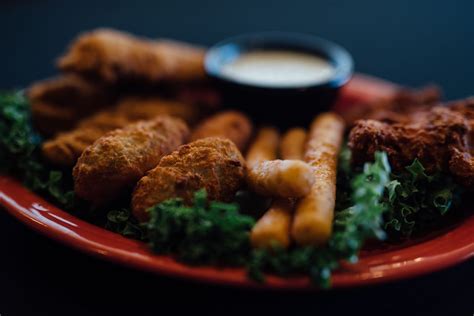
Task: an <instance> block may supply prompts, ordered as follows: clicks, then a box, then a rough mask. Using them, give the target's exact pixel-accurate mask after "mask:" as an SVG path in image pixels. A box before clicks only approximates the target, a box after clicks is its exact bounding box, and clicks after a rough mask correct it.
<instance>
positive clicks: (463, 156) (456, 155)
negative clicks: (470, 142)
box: [449, 147, 474, 191]
mask: <svg viewBox="0 0 474 316" xmlns="http://www.w3.org/2000/svg"><path fill="white" fill-rule="evenodd" d="M449 172H451V174H452V175H453V177H454V178H455V179H456V181H457V182H458V183H460V184H461V185H463V186H464V187H465V188H466V189H467V190H470V191H473V190H474V158H473V157H472V154H471V153H470V152H463V151H461V150H459V149H458V148H455V147H453V148H451V157H450V159H449Z"/></svg>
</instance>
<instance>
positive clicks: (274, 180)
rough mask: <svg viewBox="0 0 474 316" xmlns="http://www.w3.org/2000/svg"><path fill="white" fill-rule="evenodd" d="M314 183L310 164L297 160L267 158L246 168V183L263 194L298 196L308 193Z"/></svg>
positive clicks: (282, 196)
mask: <svg viewBox="0 0 474 316" xmlns="http://www.w3.org/2000/svg"><path fill="white" fill-rule="evenodd" d="M313 183H314V176H313V172H312V168H311V166H310V165H308V164H307V163H305V162H303V161H299V160H279V159H277V160H268V161H263V162H261V163H258V164H255V165H254V166H253V167H252V168H250V169H249V170H248V173H247V184H248V185H249V187H250V188H251V189H252V190H253V191H254V192H256V193H258V194H260V195H263V196H272V197H281V198H299V197H302V196H305V195H306V194H308V193H309V191H310V189H311V186H312V185H313Z"/></svg>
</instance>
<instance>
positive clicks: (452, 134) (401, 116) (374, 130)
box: [347, 89, 474, 190]
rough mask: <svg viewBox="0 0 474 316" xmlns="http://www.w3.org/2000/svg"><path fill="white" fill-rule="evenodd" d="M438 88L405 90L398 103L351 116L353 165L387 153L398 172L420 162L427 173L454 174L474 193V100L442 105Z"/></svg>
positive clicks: (379, 105)
mask: <svg viewBox="0 0 474 316" xmlns="http://www.w3.org/2000/svg"><path fill="white" fill-rule="evenodd" d="M434 95H435V93H434V90H432V89H428V90H426V89H425V90H421V91H419V92H412V93H407V92H401V93H400V94H399V95H397V96H395V97H394V98H393V99H392V100H385V101H383V102H381V103H377V102H375V103H373V104H371V105H370V106H368V107H366V108H365V111H363V112H364V113H363V114H360V115H361V116H359V117H358V118H361V119H359V120H355V121H354V122H352V121H353V118H355V116H351V117H350V118H349V117H347V118H348V123H350V124H351V123H352V124H353V128H352V129H351V130H350V133H349V147H350V149H351V151H352V161H353V163H354V164H356V165H360V164H362V163H364V162H366V161H370V160H372V157H373V155H374V152H375V151H385V152H387V154H388V157H389V160H390V164H391V166H392V167H393V169H394V170H395V171H399V170H401V169H402V168H403V167H404V166H406V165H408V164H410V163H411V162H412V161H413V160H414V159H418V160H419V161H420V162H421V163H422V164H423V166H424V167H425V168H426V170H427V172H436V171H442V172H444V173H446V174H451V175H452V176H453V177H454V179H456V180H457V181H458V182H459V183H461V184H463V185H464V186H466V187H467V188H468V189H471V190H472V189H474V187H473V184H474V160H473V159H472V157H471V153H472V147H471V144H472V141H473V140H474V139H473V138H472V136H473V135H474V121H473V118H474V99H473V98H469V99H466V100H461V101H456V102H451V103H445V104H444V103H441V102H440V101H439V100H437V99H436V98H434Z"/></svg>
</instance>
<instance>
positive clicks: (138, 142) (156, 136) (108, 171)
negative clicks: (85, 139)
mask: <svg viewBox="0 0 474 316" xmlns="http://www.w3.org/2000/svg"><path fill="white" fill-rule="evenodd" d="M188 134H189V130H188V127H187V126H186V124H185V123H184V122H183V121H181V120H179V119H176V118H172V117H166V116H161V117H158V118H156V119H153V120H150V121H140V122H138V123H135V124H132V125H129V126H127V127H125V128H123V129H117V130H115V131H113V132H110V133H108V134H106V135H105V136H103V137H101V138H99V139H98V140H97V141H95V142H94V143H93V144H92V145H91V146H89V147H87V148H86V150H84V152H83V153H82V154H81V156H80V157H79V159H78V161H77V163H76V165H75V166H74V169H73V177H74V191H75V192H76V194H77V195H78V196H79V197H81V198H83V199H84V200H86V201H89V202H91V203H92V204H94V205H101V204H104V203H106V202H108V201H111V200H113V199H115V198H117V197H118V196H119V195H120V194H121V193H123V192H124V190H126V189H127V188H132V187H133V186H134V185H135V184H136V182H137V181H138V180H139V179H140V178H141V177H142V176H144V175H145V173H146V172H147V171H148V170H150V169H152V168H154V167H155V166H156V165H157V164H158V162H159V161H160V159H161V157H163V156H164V155H166V154H168V153H170V152H171V151H173V150H174V149H175V148H177V147H178V146H179V145H181V144H183V143H184V142H185V140H186V138H187V137H188V136H189V135H188Z"/></svg>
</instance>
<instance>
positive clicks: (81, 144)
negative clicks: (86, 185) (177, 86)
mask: <svg viewBox="0 0 474 316" xmlns="http://www.w3.org/2000/svg"><path fill="white" fill-rule="evenodd" d="M160 115H169V116H175V117H178V118H181V119H183V120H185V121H186V122H187V123H192V122H195V121H196V120H197V119H198V118H199V116H200V114H199V113H198V110H197V109H196V108H195V107H194V106H192V105H189V104H185V103H180V102H176V101H169V100H163V99H161V98H157V97H153V98H149V97H143V98H139V97H134V98H132V97H129V98H125V99H123V100H122V101H120V102H119V103H118V105H117V106H116V107H114V108H111V109H108V110H103V111H101V112H99V113H97V114H95V115H93V116H91V117H89V118H86V119H84V120H82V121H81V122H80V123H79V124H78V126H77V127H76V128H75V129H73V130H71V131H69V132H64V133H60V134H58V135H57V136H56V137H54V138H52V139H50V140H48V141H46V142H44V143H43V145H42V153H43V156H44V157H45V158H46V159H47V160H48V161H50V162H52V163H53V164H56V165H60V166H73V165H74V164H75V163H76V161H77V158H79V156H80V155H81V154H82V152H83V151H84V149H85V148H86V147H87V146H89V145H91V144H92V143H93V142H94V141H95V140H96V139H98V138H99V137H101V136H103V135H104V134H106V133H107V132H109V131H112V130H114V129H116V128H122V127H125V126H126V125H128V124H130V123H133V122H136V121H138V120H149V119H153V118H155V117H157V116H160Z"/></svg>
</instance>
